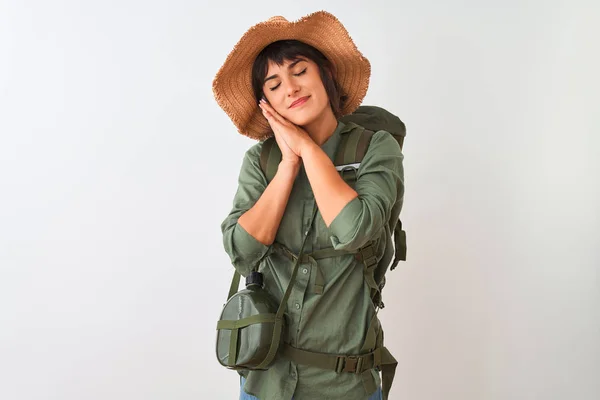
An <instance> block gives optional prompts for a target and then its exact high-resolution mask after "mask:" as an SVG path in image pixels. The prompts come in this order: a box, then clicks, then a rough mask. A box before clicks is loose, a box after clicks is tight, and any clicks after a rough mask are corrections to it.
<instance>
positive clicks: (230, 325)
mask: <svg viewBox="0 0 600 400" xmlns="http://www.w3.org/2000/svg"><path fill="white" fill-rule="evenodd" d="M276 321H277V315H275V314H256V315H251V316H249V317H246V318H242V319H237V320H229V319H222V320H220V321H218V322H217V329H239V328H245V327H247V326H248V325H253V324H260V323H263V322H276Z"/></svg>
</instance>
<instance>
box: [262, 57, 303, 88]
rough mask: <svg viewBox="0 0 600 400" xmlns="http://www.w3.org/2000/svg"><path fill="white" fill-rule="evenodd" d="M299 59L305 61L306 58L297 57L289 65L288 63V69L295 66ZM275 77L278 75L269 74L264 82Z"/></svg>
mask: <svg viewBox="0 0 600 400" xmlns="http://www.w3.org/2000/svg"><path fill="white" fill-rule="evenodd" d="M301 61H306V60H305V59H303V58H299V59H297V60H296V61H294V62H293V63H291V64H290V65H288V69H292V68H294V67H295V66H296V64H298V63H299V62H301ZM275 78H279V75H277V74H275V75H271V76H269V77H268V78H266V79H265V81H264V83H267V81H268V80H271V79H275Z"/></svg>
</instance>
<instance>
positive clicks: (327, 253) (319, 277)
mask: <svg viewBox="0 0 600 400" xmlns="http://www.w3.org/2000/svg"><path fill="white" fill-rule="evenodd" d="M273 249H274V250H277V251H278V252H279V253H280V254H282V255H284V256H285V257H287V258H288V259H289V260H290V261H292V262H296V260H297V259H298V256H297V255H296V254H294V252H293V251H291V250H290V249H288V248H287V247H286V246H284V245H282V244H281V243H278V242H274V243H273ZM345 254H354V253H352V252H349V251H345V250H335V249H334V248H332V247H330V248H325V249H321V250H316V251H313V252H312V253H307V254H304V255H303V256H302V258H301V259H300V263H310V264H311V266H312V267H314V268H313V269H314V271H315V284H314V286H313V293H315V294H323V290H324V289H325V278H324V276H323V271H321V268H320V267H319V264H318V263H317V261H316V260H321V259H323V258H329V257H338V256H341V255H345Z"/></svg>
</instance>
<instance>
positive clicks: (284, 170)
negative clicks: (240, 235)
mask: <svg viewBox="0 0 600 400" xmlns="http://www.w3.org/2000/svg"><path fill="white" fill-rule="evenodd" d="M299 169H300V166H299V164H292V163H288V162H285V161H282V162H281V163H280V164H279V168H278V169H277V173H276V174H275V177H274V178H273V180H272V181H271V182H270V183H269V184H268V185H267V187H266V188H265V191H264V192H263V194H262V195H261V196H260V198H259V199H258V201H257V202H256V203H255V204H254V206H253V207H252V208H250V209H249V210H248V211H246V212H245V213H244V214H242V216H240V218H239V219H238V223H239V224H240V225H241V226H242V227H243V228H244V229H245V230H246V232H248V233H249V234H250V235H252V236H253V237H254V238H255V239H256V240H258V241H259V242H261V243H263V244H265V245H267V246H268V245H270V244H272V243H273V241H274V240H275V235H276V234H277V230H278V229H279V224H280V223H281V218H282V217H283V213H284V212H285V208H286V206H287V202H288V199H289V197H290V193H291V192H292V187H293V185H294V180H295V179H296V176H297V175H298V171H299Z"/></svg>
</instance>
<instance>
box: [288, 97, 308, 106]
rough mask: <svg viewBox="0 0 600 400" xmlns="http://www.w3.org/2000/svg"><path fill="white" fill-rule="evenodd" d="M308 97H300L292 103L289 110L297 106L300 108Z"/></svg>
mask: <svg viewBox="0 0 600 400" xmlns="http://www.w3.org/2000/svg"><path fill="white" fill-rule="evenodd" d="M309 97H310V96H304V97H300V98H299V99H298V100H296V101H294V102H293V103H292V104H291V105H290V108H293V107H297V106H301V105H302V104H304V103H306V101H307V100H308V98H309Z"/></svg>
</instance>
